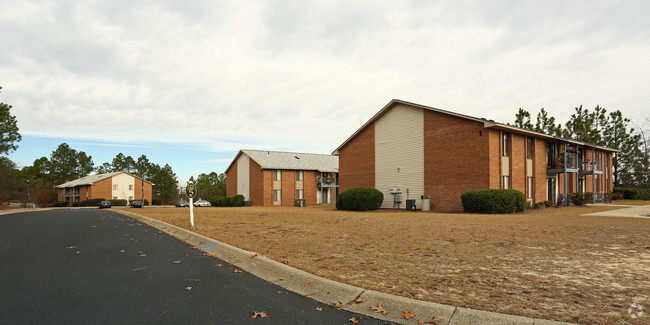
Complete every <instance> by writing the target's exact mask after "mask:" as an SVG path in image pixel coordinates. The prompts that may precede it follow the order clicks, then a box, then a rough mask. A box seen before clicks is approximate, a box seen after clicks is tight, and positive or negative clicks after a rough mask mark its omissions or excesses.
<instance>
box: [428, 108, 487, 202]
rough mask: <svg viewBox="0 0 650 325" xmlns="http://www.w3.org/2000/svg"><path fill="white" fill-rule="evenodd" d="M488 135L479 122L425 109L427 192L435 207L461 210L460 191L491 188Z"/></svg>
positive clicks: (461, 192)
mask: <svg viewBox="0 0 650 325" xmlns="http://www.w3.org/2000/svg"><path fill="white" fill-rule="evenodd" d="M488 138H489V137H488V135H487V134H486V130H485V129H484V128H483V124H482V123H480V122H474V121H470V120H467V119H463V118H459V117H455V116H451V115H447V114H441V113H437V112H433V111H429V110H425V111H424V193H425V196H426V195H431V208H432V209H434V210H452V211H461V210H462V204H461V200H460V196H461V194H463V193H464V192H466V191H469V190H474V189H481V188H488V187H489V171H488V170H489V169H488V167H489V164H488V159H489V158H490V157H489V153H490V151H489V150H488V141H489V140H488Z"/></svg>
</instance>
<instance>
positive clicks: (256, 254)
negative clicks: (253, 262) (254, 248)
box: [251, 253, 260, 258]
mask: <svg viewBox="0 0 650 325" xmlns="http://www.w3.org/2000/svg"><path fill="white" fill-rule="evenodd" d="M255 256H260V254H258V253H255V254H253V256H251V258H253V257H255Z"/></svg>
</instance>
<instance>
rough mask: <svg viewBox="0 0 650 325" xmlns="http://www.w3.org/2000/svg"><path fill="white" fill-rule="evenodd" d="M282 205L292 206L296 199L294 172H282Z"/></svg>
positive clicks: (284, 170)
mask: <svg viewBox="0 0 650 325" xmlns="http://www.w3.org/2000/svg"><path fill="white" fill-rule="evenodd" d="M281 190H282V205H284V206H293V203H294V200H295V199H296V171H295V170H288V169H283V170H282V188H281Z"/></svg>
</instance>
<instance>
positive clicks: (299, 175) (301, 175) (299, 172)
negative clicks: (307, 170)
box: [296, 170, 304, 181]
mask: <svg viewBox="0 0 650 325" xmlns="http://www.w3.org/2000/svg"><path fill="white" fill-rule="evenodd" d="M303 176H304V175H303V172H302V170H297V171H296V181H302V178H303Z"/></svg>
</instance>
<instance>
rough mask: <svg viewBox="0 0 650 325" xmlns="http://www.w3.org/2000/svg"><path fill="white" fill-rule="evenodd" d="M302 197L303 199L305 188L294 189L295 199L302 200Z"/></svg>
mask: <svg viewBox="0 0 650 325" xmlns="http://www.w3.org/2000/svg"><path fill="white" fill-rule="evenodd" d="M304 199H305V190H303V189H296V200H304Z"/></svg>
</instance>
